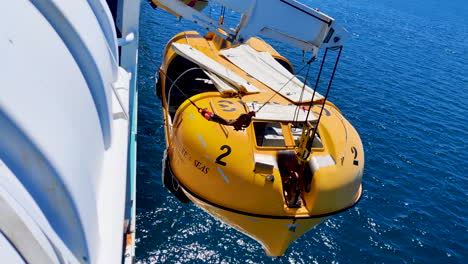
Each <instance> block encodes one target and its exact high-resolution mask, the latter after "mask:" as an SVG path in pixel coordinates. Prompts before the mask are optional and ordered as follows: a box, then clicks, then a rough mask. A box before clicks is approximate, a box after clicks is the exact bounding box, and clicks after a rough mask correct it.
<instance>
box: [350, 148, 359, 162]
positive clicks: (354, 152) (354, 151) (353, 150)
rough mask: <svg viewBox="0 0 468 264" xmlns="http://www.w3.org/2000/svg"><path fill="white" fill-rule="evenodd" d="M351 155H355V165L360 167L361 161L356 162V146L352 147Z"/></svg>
mask: <svg viewBox="0 0 468 264" xmlns="http://www.w3.org/2000/svg"><path fill="white" fill-rule="evenodd" d="M351 153H353V154H354V160H353V165H355V166H358V165H359V161H358V160H356V158H357V149H356V147H355V146H352V147H351Z"/></svg>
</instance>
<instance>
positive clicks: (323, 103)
mask: <svg viewBox="0 0 468 264" xmlns="http://www.w3.org/2000/svg"><path fill="white" fill-rule="evenodd" d="M329 49H330V48H326V49H325V54H324V56H323V57H324V58H323V61H322V65H321V66H320V72H319V76H318V77H317V82H316V83H315V88H314V94H315V90H316V89H317V86H318V81H319V79H320V74H321V72H322V67H323V63H324V61H325V59H326V55H327V51H328V50H329ZM342 50H343V46H340V47H339V51H338V56H337V57H336V61H335V66H334V67H333V72H332V75H331V77H330V80H329V81H328V87H327V93H326V94H325V97H324V98H323V102H322V108H321V109H320V114H319V116H318V119H317V124H316V125H315V127H314V131H313V133H312V141H311V142H310V146H311V147H312V145H313V144H314V139H315V133H316V132H317V129H318V126H319V123H320V119H321V117H322V113H323V108H325V102H326V101H327V99H328V94H329V92H330V88H331V85H332V82H333V79H334V78H335V72H336V68H337V66H338V62H339V60H340V57H341V51H342ZM312 106H313V101H310V104H309V111H308V112H307V116H306V119H305V121H306V122H307V118H308V117H309V113H310V110H311V109H312Z"/></svg>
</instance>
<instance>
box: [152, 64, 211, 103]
mask: <svg viewBox="0 0 468 264" xmlns="http://www.w3.org/2000/svg"><path fill="white" fill-rule="evenodd" d="M193 70H202V69H201V68H199V67H193V68H190V69H187V70H185V71H184V72H183V73H181V74H180V75H179V76H178V77H177V78H176V79H175V81H172V80H170V79H169V80H170V81H171V82H172V84H171V86H170V87H169V92H168V95H169V96H168V98H167V107H168V108H169V106H170V105H171V104H170V102H171V91H172V87H176V88H177V90H179V92H180V93H181V94H182V95H183V96H184V97H185V99H187V100H189V101H190V103H191V104H192V105H193V106H195V107H196V108H197V109H198V110H200V109H201V108H200V107H198V106H197V105H196V104H195V103H194V102H193V101H192V100H190V98H189V97H188V96H187V95H186V94H185V93H184V92H183V91H182V90H181V89H180V88H179V86H177V85H176V82H177V81H178V80H179V79H180V78H181V77H182V76H184V75H185V74H186V73H188V72H191V71H193ZM161 72H162V71H161ZM165 75H166V78H167V74H165Z"/></svg>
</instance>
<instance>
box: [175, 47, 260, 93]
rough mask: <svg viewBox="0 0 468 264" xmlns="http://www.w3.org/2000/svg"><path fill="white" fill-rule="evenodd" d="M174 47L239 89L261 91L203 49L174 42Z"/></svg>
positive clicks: (187, 57)
mask: <svg viewBox="0 0 468 264" xmlns="http://www.w3.org/2000/svg"><path fill="white" fill-rule="evenodd" d="M172 48H173V49H174V51H175V52H176V53H177V54H178V55H180V56H182V57H184V58H186V59H188V60H190V61H191V62H193V63H195V64H197V65H198V66H200V68H202V69H205V70H207V71H209V72H210V73H214V74H216V75H217V76H218V77H220V78H222V79H224V80H226V81H227V82H229V83H231V84H232V85H234V86H235V87H236V88H237V89H238V90H240V91H243V92H246V93H258V92H259V90H258V89H257V88H256V87H255V86H253V85H252V84H251V83H249V82H248V81H246V80H245V79H244V78H242V77H240V76H239V75H237V74H236V73H234V72H232V71H231V70H229V69H226V67H224V66H223V65H221V64H219V63H218V62H216V61H214V60H213V59H211V58H210V57H208V56H206V55H205V54H203V53H202V52H201V51H199V50H196V49H194V48H193V47H191V46H190V45H187V44H180V43H172Z"/></svg>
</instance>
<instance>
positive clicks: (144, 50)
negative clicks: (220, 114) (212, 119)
mask: <svg viewBox="0 0 468 264" xmlns="http://www.w3.org/2000/svg"><path fill="white" fill-rule="evenodd" d="M140 49H141V50H142V51H143V53H145V55H146V57H147V58H148V59H149V60H150V61H151V62H152V63H153V64H154V66H156V67H159V66H158V64H157V63H156V62H155V61H154V60H153V58H151V56H150V54H149V53H148V52H147V51H146V49H144V48H143V46H140ZM195 69H197V70H201V68H199V67H193V68H190V69H188V70H186V71H184V72H183V73H182V74H181V75H179V76H178V77H177V78H176V80H175V81H173V80H172V79H171V78H170V77H169V76H168V75H167V73H166V72H164V71H163V70H162V69H161V68H160V69H159V72H160V73H162V74H164V76H165V77H166V79H168V80H169V81H170V82H171V83H172V84H171V87H170V88H169V98H168V100H167V106H168V107H169V101H170V99H171V97H170V96H171V90H172V87H173V86H174V87H175V88H177V90H179V92H180V93H181V94H182V95H183V96H184V97H185V98H186V99H187V100H189V102H190V103H191V104H192V105H193V106H195V107H196V108H197V109H198V110H200V109H201V108H200V107H198V106H197V105H196V104H195V103H194V102H193V101H192V100H190V98H189V97H188V96H187V95H186V94H185V93H184V92H183V91H182V89H181V88H180V87H179V86H177V84H176V82H177V81H178V80H179V78H180V77H181V76H182V75H184V74H186V73H187V72H189V71H192V70H195Z"/></svg>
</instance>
